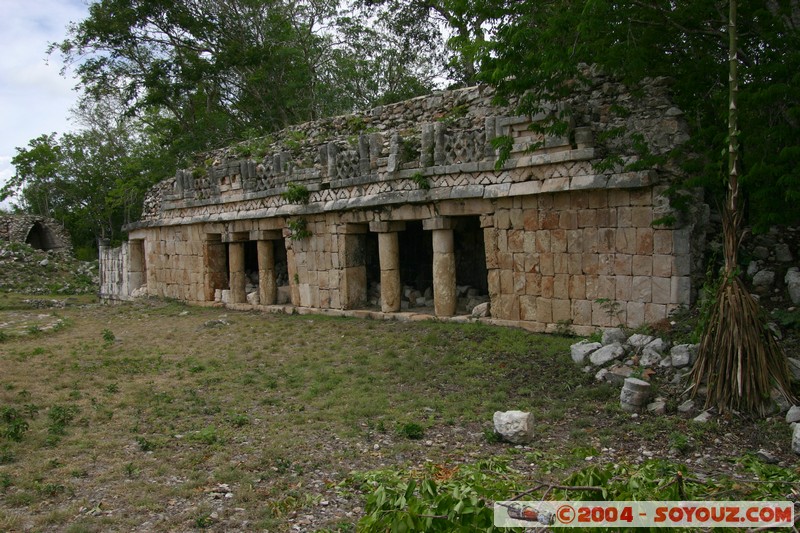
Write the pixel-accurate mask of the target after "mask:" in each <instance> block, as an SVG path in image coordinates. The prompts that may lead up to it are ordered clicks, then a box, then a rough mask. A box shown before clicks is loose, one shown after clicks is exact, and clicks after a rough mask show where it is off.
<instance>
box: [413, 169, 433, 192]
mask: <svg viewBox="0 0 800 533" xmlns="http://www.w3.org/2000/svg"><path fill="white" fill-rule="evenodd" d="M411 181H413V182H414V183H416V184H417V187H419V188H420V189H422V190H425V191H427V190H430V188H431V182H430V181H429V180H428V178H426V177H425V176H423V175H422V172H415V173H414V174H413V175H412V176H411Z"/></svg>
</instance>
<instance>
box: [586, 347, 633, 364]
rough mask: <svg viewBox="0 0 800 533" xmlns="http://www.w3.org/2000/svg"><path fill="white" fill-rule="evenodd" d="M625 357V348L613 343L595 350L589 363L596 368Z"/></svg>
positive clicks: (590, 356)
mask: <svg viewBox="0 0 800 533" xmlns="http://www.w3.org/2000/svg"><path fill="white" fill-rule="evenodd" d="M623 355H625V348H623V347H622V345H621V344H619V343H618V342H614V343H611V344H609V345H606V346H603V347H602V348H599V349H597V350H595V351H594V352H592V353H591V355H589V361H590V362H591V363H592V364H593V365H595V366H602V365H604V364H606V363H608V362H610V361H614V360H615V359H619V358H620V357H622V356H623Z"/></svg>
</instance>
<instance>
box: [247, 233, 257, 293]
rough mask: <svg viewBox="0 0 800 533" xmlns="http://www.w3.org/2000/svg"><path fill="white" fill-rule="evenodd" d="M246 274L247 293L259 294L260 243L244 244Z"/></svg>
mask: <svg viewBox="0 0 800 533" xmlns="http://www.w3.org/2000/svg"><path fill="white" fill-rule="evenodd" d="M244 274H245V276H246V277H247V283H246V285H245V290H244V291H245V293H246V294H250V293H251V292H258V243H257V242H256V241H246V242H245V243H244Z"/></svg>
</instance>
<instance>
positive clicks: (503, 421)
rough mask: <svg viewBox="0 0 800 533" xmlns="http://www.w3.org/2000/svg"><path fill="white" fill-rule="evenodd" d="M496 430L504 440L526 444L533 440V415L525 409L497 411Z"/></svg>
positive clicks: (495, 415)
mask: <svg viewBox="0 0 800 533" xmlns="http://www.w3.org/2000/svg"><path fill="white" fill-rule="evenodd" d="M493 420H494V430H495V431H496V432H497V433H498V434H499V435H500V436H501V437H503V439H504V440H506V441H508V442H511V443H513V444H525V443H528V442H530V441H532V440H533V415H532V414H531V413H527V412H525V411H496V412H495V413H494V418H493Z"/></svg>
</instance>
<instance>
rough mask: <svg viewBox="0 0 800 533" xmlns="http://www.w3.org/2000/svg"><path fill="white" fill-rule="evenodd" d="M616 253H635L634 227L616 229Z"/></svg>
mask: <svg viewBox="0 0 800 533" xmlns="http://www.w3.org/2000/svg"><path fill="white" fill-rule="evenodd" d="M616 247H617V253H622V254H635V253H636V229H635V228H619V229H617V242H616Z"/></svg>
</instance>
